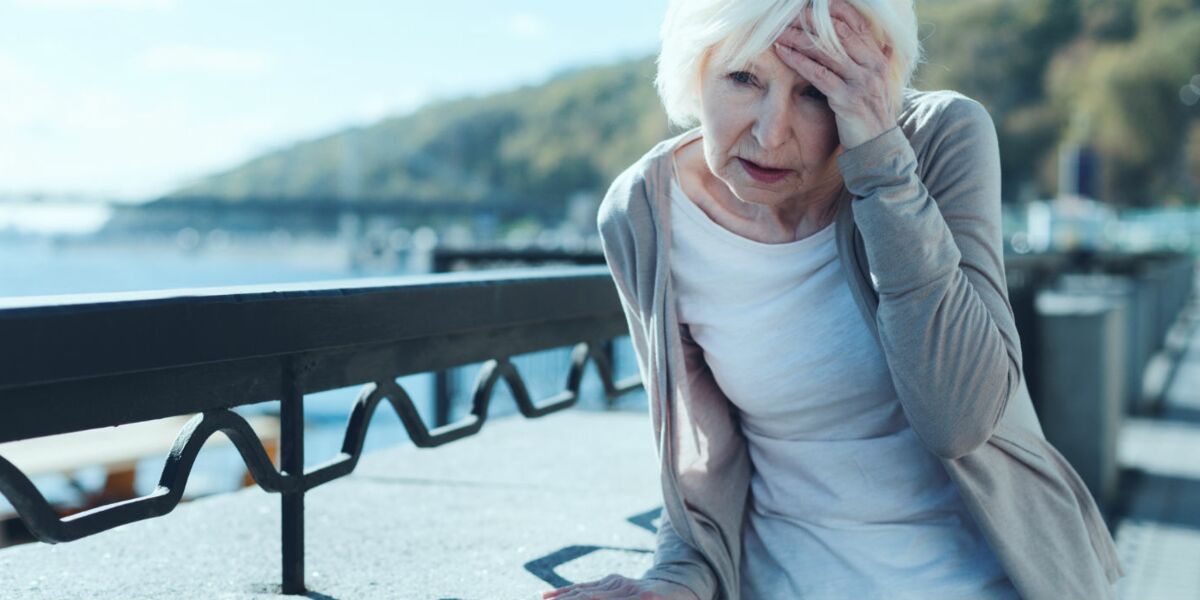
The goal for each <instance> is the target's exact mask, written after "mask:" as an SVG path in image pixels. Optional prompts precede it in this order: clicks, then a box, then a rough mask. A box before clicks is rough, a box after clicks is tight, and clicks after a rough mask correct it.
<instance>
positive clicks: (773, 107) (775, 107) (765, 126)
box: [753, 102, 792, 150]
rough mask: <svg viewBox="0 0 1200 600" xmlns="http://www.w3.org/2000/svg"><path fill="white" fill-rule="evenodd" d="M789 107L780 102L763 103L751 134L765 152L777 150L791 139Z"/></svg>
mask: <svg viewBox="0 0 1200 600" xmlns="http://www.w3.org/2000/svg"><path fill="white" fill-rule="evenodd" d="M788 110H789V107H787V106H784V105H782V103H780V102H764V103H763V106H762V109H761V110H760V111H759V113H758V116H757V119H756V120H755V123H754V128H753V133H754V137H755V138H756V140H757V141H758V144H759V145H760V146H762V147H763V149H765V150H770V149H773V148H778V147H780V146H782V145H783V144H784V142H786V141H787V140H788V138H790V137H791V135H792V132H791V123H790V121H791V120H790V118H789V115H788Z"/></svg>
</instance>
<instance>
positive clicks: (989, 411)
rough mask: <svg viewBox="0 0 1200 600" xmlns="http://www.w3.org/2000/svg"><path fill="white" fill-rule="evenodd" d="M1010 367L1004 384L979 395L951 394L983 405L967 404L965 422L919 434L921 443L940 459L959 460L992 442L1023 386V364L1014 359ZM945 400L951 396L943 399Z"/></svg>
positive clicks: (976, 393)
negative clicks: (1011, 402) (974, 399)
mask: <svg viewBox="0 0 1200 600" xmlns="http://www.w3.org/2000/svg"><path fill="white" fill-rule="evenodd" d="M1007 363H1008V369H1007V373H1005V374H1004V375H1002V377H1003V378H1004V380H1003V383H1001V384H1000V385H997V386H981V388H980V389H978V390H977V391H975V392H970V391H967V392H947V394H962V395H963V396H962V397H963V398H964V399H967V400H969V399H970V398H972V397H973V398H976V399H978V400H982V402H980V403H978V404H976V403H971V402H967V403H966V404H964V405H963V407H962V408H963V410H961V411H960V412H959V414H960V415H961V418H960V419H958V420H957V421H956V422H953V423H950V424H945V425H941V426H939V427H935V428H927V429H926V430H925V431H922V432H918V433H919V434H920V435H919V437H920V438H921V441H922V442H924V444H925V446H926V447H927V448H928V449H929V451H930V452H932V453H933V454H934V455H936V456H938V457H939V458H946V459H950V460H955V459H958V458H962V457H963V456H966V455H968V454H970V453H972V452H974V451H975V450H977V449H978V448H979V447H980V446H982V445H984V444H986V443H987V441H988V440H989V439H991V437H992V434H993V433H994V432H995V431H996V427H997V426H998V425H999V424H1000V418H1001V417H1002V416H1003V415H1004V410H1005V408H1006V407H1007V406H1008V402H1009V400H1010V399H1011V398H1012V397H1013V395H1015V394H1016V393H1017V389H1018V388H1019V387H1020V383H1021V368H1020V363H1018V362H1016V361H1015V360H1014V359H1013V358H1012V357H1011V356H1010V357H1009V360H1008V361H1007ZM989 387H991V388H992V391H990V392H989V391H986V390H987V388H989ZM945 397H947V396H943V398H945ZM950 397H953V396H950ZM935 423H936V421H935Z"/></svg>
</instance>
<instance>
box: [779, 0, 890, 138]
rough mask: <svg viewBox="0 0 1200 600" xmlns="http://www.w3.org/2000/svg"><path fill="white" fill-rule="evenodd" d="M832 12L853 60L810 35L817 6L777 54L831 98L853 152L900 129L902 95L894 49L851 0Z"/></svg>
mask: <svg viewBox="0 0 1200 600" xmlns="http://www.w3.org/2000/svg"><path fill="white" fill-rule="evenodd" d="M829 12H830V14H831V16H832V17H833V25H834V29H835V30H836V31H837V34H838V39H840V40H841V42H842V46H843V47H844V48H845V49H846V53H847V54H849V55H850V60H849V61H845V60H841V59H838V58H835V57H833V56H830V55H828V54H826V53H824V52H822V51H821V50H820V49H818V48H817V47H816V44H815V43H814V41H813V38H812V37H811V36H810V35H809V32H811V31H813V26H812V8H811V7H809V8H806V9H804V13H803V14H801V15H800V16H799V17H797V18H796V20H795V21H793V22H792V24H791V25H789V26H788V28H787V29H786V30H784V32H783V33H782V34H781V35H780V36H779V38H778V39H777V40H775V53H776V55H778V56H779V59H780V60H782V61H783V62H784V64H786V65H788V66H789V67H791V68H792V69H793V70H795V71H796V72H797V73H798V74H799V75H800V76H801V77H803V78H804V79H806V80H807V81H808V82H809V83H811V84H812V85H813V86H815V87H816V88H817V89H818V90H820V91H821V93H823V94H825V97H826V98H827V99H828V101H829V107H830V108H831V109H832V110H833V112H834V115H835V116H836V120H837V128H838V136H839V137H840V138H841V142H842V148H844V149H846V150H849V149H850V148H853V147H855V146H857V145H859V144H862V143H863V142H866V141H868V140H871V139H872V138H875V137H876V136H878V135H879V134H881V133H883V132H885V131H887V130H889V129H891V128H892V127H895V126H896V118H897V115H896V114H895V109H894V108H893V107H895V106H897V104H898V103H897V102H896V101H895V100H896V94H899V93H900V91H899V90H894V89H892V86H891V84H890V82H889V80H890V78H889V75H888V73H889V70H890V67H889V66H888V58H890V57H891V54H892V49H891V48H890V47H888V46H886V45H882V46H881V44H880V43H879V42H878V41H876V39H875V37H874V36H873V35H872V34H871V28H870V25H869V24H868V23H867V20H866V18H865V17H863V16H862V14H861V13H859V12H858V10H857V9H855V8H854V7H853V6H850V4H849V3H848V2H846V0H833V1H832V2H830V5H829Z"/></svg>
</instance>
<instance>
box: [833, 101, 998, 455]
mask: <svg viewBox="0 0 1200 600" xmlns="http://www.w3.org/2000/svg"><path fill="white" fill-rule="evenodd" d="M931 126H933V127H935V128H936V129H935V130H934V132H933V134H932V136H931V140H930V142H929V144H928V145H927V146H925V147H926V148H927V150H926V152H925V156H924V157H923V159H922V160H923V161H924V162H925V163H926V164H924V165H922V166H923V167H925V169H924V170H925V175H924V178H923V179H922V178H921V177H919V176H918V161H917V156H916V153H915V152H914V150H913V147H912V145H911V144H910V142H909V141H908V139H907V138H906V137H905V135H904V133H903V132H902V130H901V129H900V127H893V128H892V129H890V130H888V131H886V132H884V133H883V134H880V135H879V136H878V137H876V138H874V139H872V140H870V141H868V142H866V143H864V144H861V145H859V146H856V147H854V148H851V149H850V150H847V151H845V152H844V153H842V154H841V155H840V156H838V159H837V160H838V165H839V167H840V169H841V171H842V175H843V178H844V179H845V182H846V187H847V189H848V190H849V191H850V192H851V193H852V194H853V195H854V196H855V197H856V198H855V199H854V201H853V203H852V208H853V213H854V219H855V223H856V224H857V226H858V228H859V230H860V231H861V232H862V236H863V244H864V246H865V249H866V253H867V259H868V263H869V264H870V269H871V276H872V279H873V280H874V281H875V285H876V290H877V292H878V295H879V307H878V311H877V312H876V325H877V329H878V331H879V337H880V343H881V345H882V348H883V352H884V356H885V358H886V360H887V363H888V368H889V370H890V372H891V376H892V381H893V384H894V386H895V388H896V392H897V394H898V395H899V398H900V402H901V405H902V407H903V410H904V412H905V415H906V416H907V417H908V420H909V423H910V424H911V426H912V427H913V430H914V431H915V433H916V434H917V436H918V437H919V438H920V439H921V441H922V443H924V445H925V446H926V447H927V448H928V449H929V450H930V451H932V452H933V453H934V454H936V455H938V456H940V457H943V458H948V459H954V458H958V457H960V456H963V455H965V454H967V453H969V452H971V451H972V450H974V449H975V448H977V447H979V446H980V445H982V444H983V443H985V442H986V441H987V440H988V438H990V437H991V434H992V431H993V430H994V429H995V427H996V425H997V424H998V423H999V420H1000V417H1001V416H1002V415H1003V414H1004V409H1005V406H1006V405H1007V403H1008V400H1009V398H1010V397H1012V396H1013V395H1014V394H1015V393H1016V392H1017V390H1018V387H1019V384H1020V379H1021V377H1022V373H1021V347H1020V343H1019V340H1018V336H1017V330H1016V325H1015V322H1014V320H1013V316H1012V308H1011V305H1010V304H1009V300H1008V293H1007V286H1006V283H1005V279H1004V262H1003V246H1002V239H1001V237H1002V236H1001V222H1000V157H999V147H998V143H997V138H996V132H995V128H994V126H993V124H992V120H991V117H990V116H989V115H988V113H987V110H986V109H985V108H984V107H983V106H982V105H980V104H979V103H978V102H976V101H974V100H971V99H969V98H966V97H964V96H956V97H955V98H954V99H953V100H952V101H950V102H949V103H948V104H947V106H946V107H945V108H944V109H943V110H942V112H941V115H940V117H938V118H937V120H936V122H934V123H931Z"/></svg>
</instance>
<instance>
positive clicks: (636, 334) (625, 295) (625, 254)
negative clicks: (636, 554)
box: [596, 177, 717, 600]
mask: <svg viewBox="0 0 1200 600" xmlns="http://www.w3.org/2000/svg"><path fill="white" fill-rule="evenodd" d="M623 179H624V177H620V178H618V181H617V182H615V183H614V184H613V186H612V188H611V189H610V190H609V193H608V195H607V196H606V197H605V199H604V201H603V202H601V204H600V211H599V213H598V215H597V219H596V224H597V227H598V229H599V231H600V247H601V249H602V251H603V252H604V259H605V262H606V263H608V268H609V271H611V272H612V276H613V282H614V283H615V284H616V288H617V295H618V296H619V297H620V300H621V307H622V309H623V310H624V313H625V320H626V323H627V324H628V326H629V336H630V339H631V340H632V342H633V349H634V353H635V354H636V355H637V363H638V371H639V372H640V374H641V377H642V381H643V383H644V384H646V385H648V382H649V381H651V379H650V377H652V376H653V371H652V369H653V366H652V365H651V364H650V351H649V347H648V345H647V341H646V329H645V319H643V315H641V314H640V311H639V309H638V306H640V305H641V304H639V303H638V302H639V298H640V296H639V291H645V292H648V290H639V289H638V288H639V286H638V283H637V280H636V278H634V277H631V275H632V274H633V271H635V270H636V265H637V262H636V251H637V248H636V244H635V243H634V240H635V239H636V236H635V235H634V232H633V230H632V227H633V224H632V223H631V222H630V214H629V204H628V202H629V197H630V195H631V190H629V189H627V187H626V186H628V185H630V184H629V183H628V182H627V181H622V180H623ZM644 304H646V305H649V302H644ZM647 391H649V389H647ZM650 400H651V401H650V415H651V421H652V424H653V426H654V436H655V442H656V444H657V445H658V450H659V452H660V453H661V452H662V447H661V444H662V443H664V440H662V426H661V418H662V416H661V411H660V410H659V407H658V406H656V404H655V402H654V399H653V398H651V399H650ZM642 578H643V579H658V580H662V581H668V582H671V583H675V584H678V585H681V586H683V587H685V588H687V589H689V590H691V591H692V592H693V593H695V594H696V596H697V597H698V598H700V599H701V600H709V599H711V598H714V597H715V594H716V589H717V578H716V574H715V573H714V572H713V570H712V568H711V567H710V566H709V565H708V561H706V560H705V559H704V556H703V555H702V554H701V553H700V552H699V551H698V550H696V549H695V548H693V547H692V546H691V545H689V544H688V543H687V542H686V541H685V540H684V539H683V538H682V537H680V535H679V533H678V532H676V530H675V527H674V526H673V525H672V524H671V520H670V518H669V517H668V511H667V510H666V508H665V507H664V508H663V510H662V517H661V519H660V521H659V526H658V533H657V534H656V548H655V551H654V565H653V566H652V567H651V568H650V569H649V570H648V571H646V573H645V574H643V575H642Z"/></svg>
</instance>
